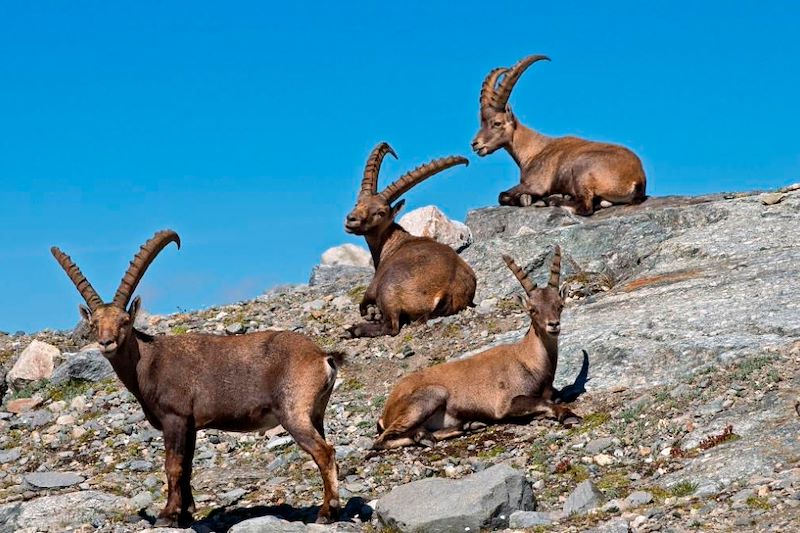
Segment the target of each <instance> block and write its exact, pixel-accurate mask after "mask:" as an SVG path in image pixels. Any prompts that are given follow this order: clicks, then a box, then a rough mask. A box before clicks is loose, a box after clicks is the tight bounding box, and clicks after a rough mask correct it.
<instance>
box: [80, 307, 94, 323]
mask: <svg viewBox="0 0 800 533" xmlns="http://www.w3.org/2000/svg"><path fill="white" fill-rule="evenodd" d="M78 312H79V313H80V314H81V318H83V319H84V320H85V321H86V322H91V321H92V310H91V309H89V308H88V307H86V306H85V305H83V304H80V305H79V306H78Z"/></svg>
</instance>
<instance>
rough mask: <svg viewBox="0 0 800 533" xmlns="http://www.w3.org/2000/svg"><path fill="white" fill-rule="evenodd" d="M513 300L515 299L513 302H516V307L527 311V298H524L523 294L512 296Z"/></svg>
mask: <svg viewBox="0 0 800 533" xmlns="http://www.w3.org/2000/svg"><path fill="white" fill-rule="evenodd" d="M514 298H515V300H516V302H517V305H519V306H520V307H521V308H522V309H527V308H528V297H527V296H525V295H524V294H520V293H517V294H516V295H515V296H514Z"/></svg>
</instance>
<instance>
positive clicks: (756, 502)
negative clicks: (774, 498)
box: [745, 496, 772, 511]
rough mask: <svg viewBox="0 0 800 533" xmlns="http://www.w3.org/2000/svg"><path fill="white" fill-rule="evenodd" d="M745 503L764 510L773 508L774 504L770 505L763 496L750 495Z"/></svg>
mask: <svg viewBox="0 0 800 533" xmlns="http://www.w3.org/2000/svg"><path fill="white" fill-rule="evenodd" d="M745 503H746V504H747V506H748V507H752V508H753V509H762V510H764V511H769V510H770V509H772V505H770V503H769V502H768V501H767V499H766V498H764V497H761V496H750V497H749V498H747V500H745Z"/></svg>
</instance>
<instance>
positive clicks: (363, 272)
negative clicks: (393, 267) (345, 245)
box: [308, 265, 375, 290]
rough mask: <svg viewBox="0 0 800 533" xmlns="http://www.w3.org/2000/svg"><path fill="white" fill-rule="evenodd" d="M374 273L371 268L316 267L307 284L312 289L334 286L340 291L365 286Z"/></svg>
mask: <svg viewBox="0 0 800 533" xmlns="http://www.w3.org/2000/svg"><path fill="white" fill-rule="evenodd" d="M374 273H375V270H374V269H373V268H372V267H355V266H344V265H337V266H331V265H317V266H315V267H314V269H313V270H312V271H311V277H310V279H309V280H308V284H309V285H310V286H312V287H333V286H336V287H338V288H339V289H340V290H341V289H342V288H343V287H344V288H347V289H350V288H352V287H354V286H357V285H364V286H366V285H367V284H369V281H370V280H371V279H372V275H373V274H374Z"/></svg>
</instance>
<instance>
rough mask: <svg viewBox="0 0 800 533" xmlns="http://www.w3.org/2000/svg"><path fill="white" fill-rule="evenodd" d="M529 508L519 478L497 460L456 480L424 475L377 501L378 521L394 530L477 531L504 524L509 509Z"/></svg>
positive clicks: (527, 493) (528, 493) (529, 496)
mask: <svg viewBox="0 0 800 533" xmlns="http://www.w3.org/2000/svg"><path fill="white" fill-rule="evenodd" d="M534 508H535V502H534V499H533V493H532V491H531V487H530V485H529V484H528V482H527V481H526V480H525V476H524V475H523V474H522V473H521V472H519V471H517V470H514V469H513V468H511V467H509V466H507V465H504V464H500V465H496V466H493V467H491V468H487V469H486V470H483V471H482V472H478V473H477V474H472V475H470V476H467V477H465V478H462V479H459V480H451V479H443V478H428V479H422V480H419V481H414V482H411V483H408V484H405V485H400V486H398V487H395V488H394V489H392V491H391V492H390V493H389V494H387V495H386V496H384V497H383V498H381V499H380V500H378V504H377V509H376V512H377V514H378V518H379V520H380V521H381V522H382V523H383V524H384V525H385V526H387V527H389V528H396V529H399V530H400V531H424V532H445V531H464V530H465V528H470V530H471V531H478V530H479V529H484V528H498V527H505V526H507V525H508V520H509V516H510V515H511V513H512V512H514V511H518V510H523V511H530V510H533V509H534Z"/></svg>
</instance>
